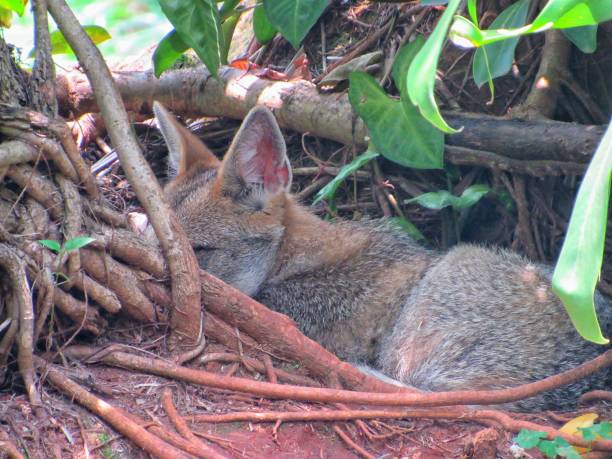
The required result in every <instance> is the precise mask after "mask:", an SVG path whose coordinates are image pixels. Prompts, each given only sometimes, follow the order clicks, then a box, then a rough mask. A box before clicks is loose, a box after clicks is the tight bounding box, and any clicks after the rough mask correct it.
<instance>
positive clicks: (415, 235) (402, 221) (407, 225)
mask: <svg viewBox="0 0 612 459" xmlns="http://www.w3.org/2000/svg"><path fill="white" fill-rule="evenodd" d="M388 221H389V222H390V223H391V224H393V225H395V226H397V227H398V228H400V229H402V230H404V231H405V232H406V233H408V235H409V236H410V237H412V239H415V240H417V241H425V236H423V233H421V232H420V231H419V229H418V228H417V227H416V226H414V223H412V222H411V221H410V220H408V219H407V218H404V217H391V218H389V219H388Z"/></svg>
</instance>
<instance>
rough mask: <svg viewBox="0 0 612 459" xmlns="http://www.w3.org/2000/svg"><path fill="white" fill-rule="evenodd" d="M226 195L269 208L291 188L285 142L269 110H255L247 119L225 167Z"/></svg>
mask: <svg viewBox="0 0 612 459" xmlns="http://www.w3.org/2000/svg"><path fill="white" fill-rule="evenodd" d="M219 177H220V178H219V180H221V190H222V192H223V193H224V194H226V195H229V196H232V197H234V198H238V197H248V198H249V199H250V200H251V199H253V198H254V199H255V203H256V204H257V205H265V204H266V201H267V199H268V198H269V197H271V196H272V195H274V194H276V193H278V192H285V191H289V188H291V165H290V164H289V159H288V158H287V154H286V147H285V139H283V135H282V134H281V132H280V129H279V127H278V124H277V123H276V119H275V118H274V115H273V114H272V112H271V111H270V110H268V109H267V108H265V107H255V108H253V109H252V110H251V111H250V112H249V114H248V115H247V117H246V118H245V119H244V122H243V123H242V126H240V129H239V130H238V133H237V134H236V137H235V138H234V141H233V142H232V145H231V146H230V149H229V150H228V152H227V154H226V155H225V158H224V159H223V163H222V165H221V173H220V174H219Z"/></svg>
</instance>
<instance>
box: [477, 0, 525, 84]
mask: <svg viewBox="0 0 612 459" xmlns="http://www.w3.org/2000/svg"><path fill="white" fill-rule="evenodd" d="M528 11H529V0H519V1H518V2H516V3H513V4H512V5H510V6H509V7H508V8H506V9H505V10H504V11H502V12H501V13H500V14H499V16H497V18H495V20H494V21H493V22H492V23H491V28H492V29H498V28H499V29H506V28H512V27H520V26H523V25H525V21H526V20H527V12H528ZM518 41H519V38H518V37H516V38H511V39H509V40H505V41H502V42H499V43H493V44H491V45H486V46H483V47H481V48H479V49H477V50H476V54H475V55H474V62H473V64H472V74H473V76H474V82H475V83H476V85H477V86H478V87H481V86H482V85H483V84H484V83H486V82H487V81H489V80H492V79H493V78H497V77H499V76H502V75H505V74H506V73H508V72H509V71H510V69H511V68H512V61H513V60H514V51H515V49H516V45H517V44H518Z"/></svg>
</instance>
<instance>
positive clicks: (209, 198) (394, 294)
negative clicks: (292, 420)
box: [154, 103, 612, 410]
mask: <svg viewBox="0 0 612 459" xmlns="http://www.w3.org/2000/svg"><path fill="white" fill-rule="evenodd" d="M154 111H155V115H156V119H157V122H158V125H159V127H160V130H161V131H162V134H163V136H164V138H165V140H166V142H167V144H168V148H169V169H170V171H171V174H170V175H171V180H170V181H169V183H168V184H167V185H166V187H165V189H164V192H165V194H166V197H167V199H168V200H169V202H170V204H171V205H172V207H173V209H174V210H175V212H176V214H177V216H178V218H179V220H180V222H181V223H182V225H183V227H184V229H185V231H186V233H187V235H188V236H189V238H190V240H191V243H192V245H193V248H194V251H195V253H196V256H197V258H198V261H199V263H200V266H201V267H202V268H203V269H205V270H207V271H208V272H210V273H211V274H213V275H215V276H217V277H219V278H220V279H222V280H223V281H225V282H227V283H229V284H231V285H233V286H234V287H236V288H237V289H239V290H241V291H242V292H243V293H245V294H247V295H250V296H252V297H254V298H255V299H257V300H258V301H260V302H262V303H263V304H265V305H267V306H268V307H270V308H272V309H274V310H276V311H278V312H282V313H284V314H287V315H288V316H290V317H291V318H293V319H294V320H295V321H296V323H297V325H298V326H299V327H300V329H301V330H302V332H303V333H305V334H306V335H308V336H309V337H311V338H313V339H315V340H317V341H318V342H319V343H321V344H322V345H323V346H324V347H326V348H327V349H328V350H330V351H332V352H334V353H336V354H337V355H338V356H339V357H340V358H342V359H345V360H348V361H352V362H356V363H357V362H360V363H367V364H370V365H374V366H376V367H377V368H379V369H380V370H382V371H383V372H384V373H385V374H386V375H388V376H389V377H391V378H394V379H397V380H398V381H400V382H402V383H404V384H407V385H410V386H414V387H417V388H419V389H423V390H431V391H441V390H460V389H493V388H503V387H510V386H515V385H518V384H522V383H526V382H531V381H535V380H538V379H541V378H544V377H546V376H550V375H552V374H556V373H559V372H561V371H564V370H567V369H569V368H572V367H574V366H576V365H578V364H580V363H583V362H584V361H586V360H588V359H590V358H593V357H595V356H596V355H598V354H600V353H601V352H603V351H604V350H605V348H604V347H602V346H596V345H594V344H590V343H587V342H586V341H584V340H583V339H582V338H580V336H579V335H578V334H577V332H576V331H575V329H574V327H573V326H572V324H571V322H570V320H569V319H568V317H567V314H566V313H565V311H564V308H563V306H562V304H561V303H560V301H559V300H558V299H557V298H556V297H555V295H554V294H553V293H552V291H551V289H550V278H551V269H550V267H548V266H542V265H537V264H534V263H532V262H530V261H529V260H527V259H525V258H523V257H522V256H520V255H518V254H516V253H513V252H510V251H506V250H501V249H487V248H483V247H479V246H474V245H460V246H457V247H456V248H454V249H452V250H451V251H449V252H448V253H440V252H436V251H431V250H427V249H425V248H423V247H421V246H420V245H418V244H417V243H415V242H414V241H413V240H412V239H411V238H410V237H408V236H407V235H406V234H405V233H404V232H402V231H401V230H399V229H396V228H395V227H393V226H391V225H390V224H388V223H386V222H384V221H382V222H364V223H358V222H338V223H329V222H325V221H323V220H321V219H319V218H318V217H316V216H314V215H313V214H311V213H310V212H309V211H308V210H307V209H305V208H304V207H302V206H301V205H300V204H298V203H297V202H296V200H295V199H294V198H293V196H292V195H291V194H290V193H289V189H290V187H291V177H292V176H291V166H290V164H289V160H288V158H287V155H286V152H285V142H284V139H283V137H282V134H281V132H280V129H279V128H278V125H277V123H276V120H275V119H274V116H273V115H272V113H271V112H270V111H269V110H267V109H266V108H263V107H256V108H254V109H253V110H251V112H250V113H249V114H248V115H247V117H246V118H245V120H244V122H243V124H242V126H241V127H240V129H239V131H238V133H237V134H236V136H235V138H234V141H233V142H232V144H231V146H230V148H229V150H228V152H227V153H226V155H225V157H224V158H223V161H219V160H218V159H217V158H216V157H215V155H214V154H213V153H212V152H210V150H208V149H207V148H206V146H204V144H202V143H201V142H200V140H199V139H197V138H196V137H195V136H194V135H193V134H191V133H190V132H189V130H187V129H186V128H185V127H183V126H182V125H180V124H179V123H178V122H177V120H176V119H175V118H174V117H173V116H172V115H171V114H170V113H169V112H168V111H167V110H166V109H165V108H164V107H163V106H161V105H160V104H158V103H155V104H154ZM596 303H597V309H598V315H599V318H600V323H601V325H602V328H603V329H604V333H606V334H608V335H609V334H610V332H612V310H611V309H610V307H609V306H608V305H607V304H606V303H605V301H604V299H603V298H602V297H601V296H600V295H599V294H597V295H596ZM611 380H612V377H611V374H610V370H609V369H607V370H603V371H601V372H600V373H599V374H596V375H594V376H593V377H591V378H590V379H586V380H583V381H581V382H579V383H576V384H573V385H571V386H568V387H566V388H562V389H559V390H556V391H552V392H550V393H546V394H542V395H539V396H537V397H533V398H531V399H528V400H525V401H522V402H517V403H515V404H509V405H508V406H507V408H511V409H527V410H529V409H536V408H537V409H544V408H563V407H567V406H570V405H572V404H573V403H575V401H576V398H577V396H578V395H579V393H581V392H582V391H584V390H587V389H595V388H604V387H606V386H607V385H609V384H610V383H611V382H612V381H611Z"/></svg>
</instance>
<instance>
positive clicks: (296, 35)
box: [263, 0, 329, 49]
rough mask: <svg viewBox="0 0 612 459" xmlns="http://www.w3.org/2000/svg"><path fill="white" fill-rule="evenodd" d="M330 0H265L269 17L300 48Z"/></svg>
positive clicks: (284, 35) (283, 34)
mask: <svg viewBox="0 0 612 459" xmlns="http://www.w3.org/2000/svg"><path fill="white" fill-rule="evenodd" d="M328 4H329V0H263V5H264V8H265V10H266V14H267V16H268V19H269V20H270V22H271V23H272V25H273V26H274V27H276V29H278V30H279V31H280V33H281V35H282V36H283V37H285V38H286V39H287V40H288V41H289V43H291V44H292V45H293V47H294V48H296V49H297V48H299V46H300V42H301V41H302V40H303V39H304V37H305V36H306V34H307V33H308V31H309V30H310V28H311V27H312V26H313V25H314V24H315V22H317V20H318V19H319V17H320V16H321V14H323V11H324V10H325V8H326V7H327V5H328Z"/></svg>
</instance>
